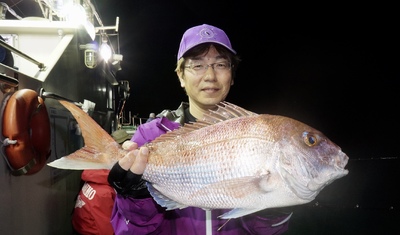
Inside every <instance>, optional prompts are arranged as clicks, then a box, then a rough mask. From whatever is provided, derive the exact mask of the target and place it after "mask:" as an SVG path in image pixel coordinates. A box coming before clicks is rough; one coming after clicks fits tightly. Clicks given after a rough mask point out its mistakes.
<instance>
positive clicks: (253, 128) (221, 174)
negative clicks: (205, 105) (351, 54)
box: [48, 101, 348, 219]
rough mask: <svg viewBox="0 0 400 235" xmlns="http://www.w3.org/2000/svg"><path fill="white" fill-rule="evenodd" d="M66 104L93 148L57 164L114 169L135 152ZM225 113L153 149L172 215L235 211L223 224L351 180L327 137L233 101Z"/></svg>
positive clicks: (155, 191)
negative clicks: (190, 211)
mask: <svg viewBox="0 0 400 235" xmlns="http://www.w3.org/2000/svg"><path fill="white" fill-rule="evenodd" d="M60 103H61V104H62V105H64V106H65V107H66V108H67V109H68V110H69V111H70V112H71V113H72V115H73V116H74V117H75V119H76V120H77V122H78V124H79V126H80V127H81V130H82V135H83V138H84V142H85V146H84V147H83V148H81V149H79V150H77V151H75V152H74V153H71V154H70V155H68V156H64V157H62V158H60V159H57V160H55V161H53V162H51V163H49V164H48V165H49V166H51V167H56V168H60V169H75V170H82V169H110V168H111V167H112V165H113V164H115V163H116V162H117V161H118V160H119V159H121V158H122V157H123V156H124V155H125V154H126V153H127V151H125V150H122V149H121V147H120V146H119V145H118V144H114V143H116V142H115V140H113V138H112V137H111V136H110V135H109V134H108V133H107V132H106V131H104V130H103V129H102V128H101V127H100V126H99V125H98V124H97V123H96V122H95V121H94V120H93V119H92V118H91V117H90V116H88V115H87V114H86V113H85V112H83V111H82V110H81V109H80V108H79V107H77V106H76V105H75V104H73V103H70V102H67V101H60ZM217 107H218V109H217V110H214V111H210V113H209V114H205V115H204V119H203V120H200V121H198V122H195V123H190V124H186V125H185V126H184V127H181V128H179V129H177V130H174V131H171V132H168V133H166V134H164V135H161V136H160V137H158V138H156V139H155V140H153V141H152V142H151V143H148V144H146V146H147V147H148V148H149V159H148V164H147V166H146V169H145V171H144V174H143V179H145V180H146V181H147V187H148V189H149V192H150V194H151V195H152V196H153V198H154V200H155V201H156V202H157V203H158V204H159V205H161V206H163V207H165V208H166V210H172V209H178V208H185V207H188V206H195V207H199V208H204V209H227V208H228V209H232V210H230V211H229V212H227V213H226V214H224V215H221V216H220V218H223V219H229V218H238V217H241V216H244V215H247V214H251V213H254V212H257V211H260V210H264V209H268V208H276V207H286V206H293V205H300V204H305V203H308V202H311V201H312V200H314V198H315V197H316V196H317V195H318V194H319V192H320V191H321V190H322V189H323V188H324V187H325V186H327V185H329V184H331V183H332V182H334V181H335V180H337V179H339V178H341V177H343V176H345V175H347V174H348V170H346V169H345V166H346V165H347V162H348V156H347V155H346V154H345V153H343V152H342V150H341V148H340V147H339V146H337V145H336V144H335V143H333V142H332V141H331V140H329V139H328V138H327V137H326V136H325V135H324V134H323V133H321V132H320V131H318V130H316V129H314V128H312V127H310V126H308V125H306V124H304V123H302V122H299V121H297V120H295V119H292V118H289V117H285V116H279V115H268V114H256V113H253V112H251V111H248V110H245V109H243V108H241V107H239V106H236V105H234V104H231V103H228V102H222V103H220V104H218V106H217ZM92 133H96V134H95V135H94V134H92Z"/></svg>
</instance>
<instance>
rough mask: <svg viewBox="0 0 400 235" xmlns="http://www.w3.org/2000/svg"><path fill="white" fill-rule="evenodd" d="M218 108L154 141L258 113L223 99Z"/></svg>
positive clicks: (161, 140) (164, 139)
mask: <svg viewBox="0 0 400 235" xmlns="http://www.w3.org/2000/svg"><path fill="white" fill-rule="evenodd" d="M217 107H218V108H217V109H216V110H209V112H208V113H206V114H204V116H203V119H202V120H198V121H196V122H191V123H186V124H185V125H184V126H183V127H181V128H178V129H176V130H174V131H171V132H167V133H166V134H163V135H161V136H159V137H158V138H156V139H155V140H153V141H152V142H153V143H154V142H163V141H166V140H170V139H173V138H175V137H177V136H180V135H182V134H185V133H188V132H192V131H195V130H198V129H201V128H203V127H207V126H211V125H214V124H216V123H219V122H223V121H226V120H229V119H232V118H237V117H243V116H254V115H257V113H253V112H251V111H249V110H246V109H244V108H242V107H239V106H237V105H234V104H231V103H229V102H226V101H223V102H220V103H219V104H217Z"/></svg>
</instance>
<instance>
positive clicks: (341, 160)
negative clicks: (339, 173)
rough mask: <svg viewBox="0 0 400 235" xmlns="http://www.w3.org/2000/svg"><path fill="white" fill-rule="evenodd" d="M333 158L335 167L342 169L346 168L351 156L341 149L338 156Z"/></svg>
mask: <svg viewBox="0 0 400 235" xmlns="http://www.w3.org/2000/svg"><path fill="white" fill-rule="evenodd" d="M333 160H334V161H335V162H334V166H335V168H340V169H342V170H344V168H345V167H346V165H347V163H348V162H349V157H348V156H347V154H345V153H344V152H342V151H341V150H340V151H339V153H338V154H337V156H336V158H334V159H333ZM338 170H339V169H338Z"/></svg>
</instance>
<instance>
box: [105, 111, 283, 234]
mask: <svg viewBox="0 0 400 235" xmlns="http://www.w3.org/2000/svg"><path fill="white" fill-rule="evenodd" d="M179 126H180V125H179V124H178V123H176V122H172V121H170V120H168V119H167V118H166V117H161V118H156V119H155V120H153V121H151V122H149V123H145V124H142V125H141V126H139V127H138V129H137V131H136V132H135V135H134V136H133V137H132V139H131V140H132V141H134V142H136V143H138V144H139V146H141V145H143V144H145V143H147V142H150V141H152V140H153V139H155V138H156V137H158V136H159V135H161V134H163V133H165V132H167V131H168V130H173V129H176V128H178V127H179ZM227 211H229V210H212V211H211V212H210V211H208V212H206V211H205V210H203V209H201V208H195V207H188V208H185V209H177V210H171V211H166V210H165V209H164V208H162V207H161V206H159V205H158V204H157V203H156V202H155V201H154V200H153V198H146V199H134V198H124V197H122V196H121V195H117V197H116V200H115V203H114V208H113V213H112V216H111V223H112V225H113V228H114V232H115V234H116V235H122V234H129V235H131V234H140V235H142V234H166V235H188V234H191V235H197V234H199V235H200V234H201V235H206V234H218V235H244V234H260V235H261V234H262V235H271V234H274V235H275V234H283V233H284V232H285V231H287V229H288V222H285V223H283V224H282V225H279V226H274V227H272V226H271V225H273V224H277V223H279V222H281V221H282V220H284V219H285V218H286V217H287V216H288V214H279V215H278V216H270V217H268V218H267V217H262V216H260V215H261V213H254V214H250V215H246V216H243V217H241V218H237V219H231V220H223V219H218V218H217V217H218V216H219V215H222V214H223V213H225V212H227ZM206 214H207V215H206ZM208 216H210V217H211V220H210V219H206V217H208ZM208 218H209V217H208ZM206 221H207V222H206ZM207 223H208V230H209V231H208V233H207V231H206V230H207V225H206V224H207ZM220 228H221V229H220ZM218 229H220V230H219V231H218ZM210 230H211V231H212V233H211V232H210Z"/></svg>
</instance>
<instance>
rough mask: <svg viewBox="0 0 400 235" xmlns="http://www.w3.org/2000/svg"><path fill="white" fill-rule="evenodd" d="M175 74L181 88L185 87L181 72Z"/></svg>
mask: <svg viewBox="0 0 400 235" xmlns="http://www.w3.org/2000/svg"><path fill="white" fill-rule="evenodd" d="M176 74H177V75H178V78H179V82H180V83H181V87H182V88H184V87H185V79H184V78H183V72H182V71H177V72H176Z"/></svg>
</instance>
